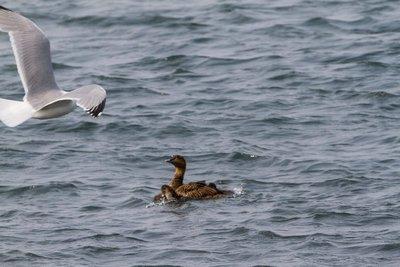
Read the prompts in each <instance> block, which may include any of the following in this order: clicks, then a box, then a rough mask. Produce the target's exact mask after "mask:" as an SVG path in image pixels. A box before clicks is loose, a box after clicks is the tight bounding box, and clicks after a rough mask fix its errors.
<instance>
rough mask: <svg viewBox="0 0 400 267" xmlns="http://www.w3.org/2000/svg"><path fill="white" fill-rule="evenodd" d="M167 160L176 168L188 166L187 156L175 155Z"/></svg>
mask: <svg viewBox="0 0 400 267" xmlns="http://www.w3.org/2000/svg"><path fill="white" fill-rule="evenodd" d="M165 162H168V163H171V164H172V165H174V166H175V167H176V168H179V169H185V168H186V161H185V158H184V157H183V156H181V155H173V156H171V157H170V158H169V159H167V160H166V161H165Z"/></svg>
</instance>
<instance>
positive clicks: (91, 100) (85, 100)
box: [58, 84, 107, 117]
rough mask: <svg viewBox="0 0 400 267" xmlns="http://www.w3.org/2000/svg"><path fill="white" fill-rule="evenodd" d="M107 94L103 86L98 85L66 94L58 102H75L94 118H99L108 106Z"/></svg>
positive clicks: (87, 86) (84, 87)
mask: <svg viewBox="0 0 400 267" xmlns="http://www.w3.org/2000/svg"><path fill="white" fill-rule="evenodd" d="M106 97H107V93H106V90H104V89H103V88H102V87H101V86H99V85H96V84H91V85H86V86H83V87H80V88H78V89H75V90H73V91H71V92H67V93H65V94H64V95H63V96H62V97H60V98H59V99H58V100H62V99H70V100H75V101H76V104H77V105H78V106H80V107H81V108H83V109H84V110H85V111H86V112H87V113H89V114H90V115H92V116H93V117H98V116H100V115H101V113H102V112H103V110H104V107H105V105H106Z"/></svg>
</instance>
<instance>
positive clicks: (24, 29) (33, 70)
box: [0, 6, 107, 127]
mask: <svg viewBox="0 0 400 267" xmlns="http://www.w3.org/2000/svg"><path fill="white" fill-rule="evenodd" d="M0 31H3V32H8V34H9V35H10V40H11V46H12V49H13V52H14V56H15V61H16V63H17V69H18V74H19V76H20V78H21V81H22V85H23V87H24V90H25V96H24V98H23V101H14V100H8V99H3V98H0V120H1V121H2V122H3V123H4V124H5V125H7V126H9V127H15V126H17V125H19V124H21V123H23V122H25V121H26V120H28V119H30V118H36V119H50V118H56V117H60V116H63V115H65V114H68V113H70V112H71V111H73V110H74V109H75V107H76V106H79V107H81V108H83V109H84V110H85V111H86V112H87V113H89V114H90V115H91V116H93V117H98V116H100V115H101V113H102V111H103V109H104V106H105V104H106V95H107V94H106V91H105V90H104V88H102V87H101V86H99V85H96V84H92V85H86V86H83V87H80V88H78V89H75V90H73V91H70V92H67V91H64V90H61V89H60V88H59V87H58V85H57V83H56V81H55V78H54V73H53V67H52V65H51V56H50V42H49V40H48V39H47V37H46V36H45V34H44V33H43V31H42V30H41V29H40V28H39V27H38V26H37V25H36V24H35V23H33V22H32V21H31V20H30V19H28V18H26V17H24V16H22V15H20V14H18V13H16V12H14V11H12V10H10V9H8V8H5V7H3V6H0Z"/></svg>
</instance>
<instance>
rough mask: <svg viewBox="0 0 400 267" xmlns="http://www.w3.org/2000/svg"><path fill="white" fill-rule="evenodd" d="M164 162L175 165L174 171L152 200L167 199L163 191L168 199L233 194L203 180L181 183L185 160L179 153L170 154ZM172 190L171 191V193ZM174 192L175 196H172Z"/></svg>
mask: <svg viewBox="0 0 400 267" xmlns="http://www.w3.org/2000/svg"><path fill="white" fill-rule="evenodd" d="M166 162H169V163H171V164H172V165H174V166H175V173H174V176H173V177H172V179H171V181H170V182H169V184H168V185H163V186H162V188H161V193H160V194H158V195H156V196H155V197H154V201H156V202H158V201H161V200H163V199H164V200H168V197H166V195H165V193H166V192H167V193H168V194H169V196H170V199H174V200H178V199H185V200H186V199H210V198H219V197H223V196H227V195H231V194H233V192H232V191H225V190H219V189H218V188H217V186H216V185H215V184H214V183H210V184H208V185H207V184H206V182H205V181H199V182H190V183H187V184H183V178H184V175H185V171H186V161H185V159H184V157H182V156H180V155H174V156H171V158H170V159H169V160H166ZM172 191H173V193H171V192H172ZM174 194H175V196H174Z"/></svg>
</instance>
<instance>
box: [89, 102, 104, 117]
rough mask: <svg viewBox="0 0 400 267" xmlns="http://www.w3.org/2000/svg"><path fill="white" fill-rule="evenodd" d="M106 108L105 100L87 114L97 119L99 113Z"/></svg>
mask: <svg viewBox="0 0 400 267" xmlns="http://www.w3.org/2000/svg"><path fill="white" fill-rule="evenodd" d="M105 106H106V99H105V98H104V100H103V101H102V102H101V103H100V104H99V105H98V106H96V107H93V108H91V109H90V110H89V111H88V113H89V114H90V115H92V116H93V117H95V118H97V117H98V116H99V115H100V113H101V112H103V110H104V107H105Z"/></svg>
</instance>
